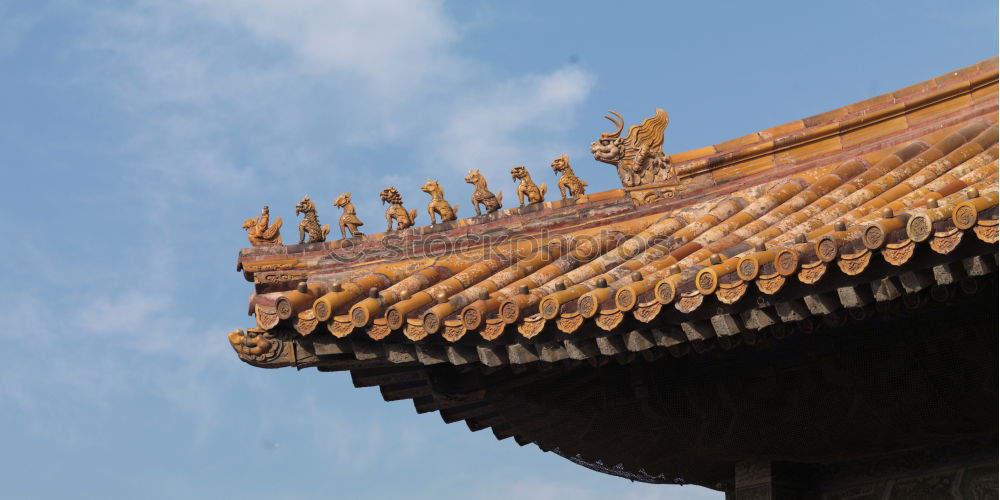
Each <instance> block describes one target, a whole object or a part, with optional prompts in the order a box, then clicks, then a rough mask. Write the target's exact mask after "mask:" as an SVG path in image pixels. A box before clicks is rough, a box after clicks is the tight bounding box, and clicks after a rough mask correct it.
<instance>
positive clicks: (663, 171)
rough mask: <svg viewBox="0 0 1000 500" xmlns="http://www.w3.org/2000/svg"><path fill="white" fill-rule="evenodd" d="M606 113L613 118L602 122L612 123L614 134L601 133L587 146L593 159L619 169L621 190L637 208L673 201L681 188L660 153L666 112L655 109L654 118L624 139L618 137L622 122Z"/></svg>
mask: <svg viewBox="0 0 1000 500" xmlns="http://www.w3.org/2000/svg"><path fill="white" fill-rule="evenodd" d="M609 113H611V114H612V115H614V116H615V118H612V117H610V116H605V118H607V119H608V120H610V121H611V123H614V124H615V126H616V127H617V130H615V131H614V132H612V133H610V134H609V133H606V132H605V133H602V134H601V138H600V139H598V140H596V141H594V142H593V143H592V144H591V145H590V152H591V153H593V154H594V159H595V160H597V161H600V162H604V163H608V164H611V165H614V166H615V167H616V168H617V169H618V177H619V179H621V182H622V186H623V187H624V188H625V189H626V190H627V191H629V192H630V193H631V195H632V200H633V202H634V203H636V204H637V205H642V204H645V203H650V202H652V201H656V200H658V199H661V198H672V197H674V196H675V194H676V192H677V191H679V190H681V189H683V187H682V186H680V179H679V178H678V176H677V172H676V170H675V169H674V167H673V165H672V164H671V163H670V158H669V157H668V156H667V155H666V154H664V153H663V134H664V131H665V130H666V128H667V124H668V123H669V122H670V117H669V116H668V115H667V112H666V111H663V110H662V109H657V110H656V115H655V116H653V117H651V118H647V119H646V120H645V121H643V122H642V124H640V125H633V126H631V127H630V128H629V131H628V135H626V136H625V137H621V133H622V130H623V129H624V126H625V120H624V119H623V118H622V117H621V115H619V114H618V113H616V112H614V111H609ZM616 118H617V119H616Z"/></svg>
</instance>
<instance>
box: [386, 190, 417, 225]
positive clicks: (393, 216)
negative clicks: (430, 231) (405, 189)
mask: <svg viewBox="0 0 1000 500" xmlns="http://www.w3.org/2000/svg"><path fill="white" fill-rule="evenodd" d="M380 197H381V198H382V204H386V203H388V204H389V208H387V209H386V210H385V222H386V228H385V230H386V231H392V221H393V220H395V221H396V230H397V231H398V230H400V229H406V228H408V227H410V226H412V225H413V221H414V220H416V218H417V209H413V210H410V211H407V210H406V209H405V208H403V197H402V196H401V195H400V194H399V191H396V188H394V187H392V186H389V187H387V188H385V189H383V190H382V193H381V194H380Z"/></svg>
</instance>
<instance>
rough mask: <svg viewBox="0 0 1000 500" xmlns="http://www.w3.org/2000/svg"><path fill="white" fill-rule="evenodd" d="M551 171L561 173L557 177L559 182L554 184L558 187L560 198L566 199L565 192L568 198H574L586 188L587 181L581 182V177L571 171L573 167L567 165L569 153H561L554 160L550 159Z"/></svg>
mask: <svg viewBox="0 0 1000 500" xmlns="http://www.w3.org/2000/svg"><path fill="white" fill-rule="evenodd" d="M551 166H552V171H553V172H555V173H556V174H562V177H560V178H559V182H557V183H556V186H558V187H559V194H560V195H561V196H562V199H564V200H565V199H566V195H567V193H568V194H569V197H570V198H576V197H577V196H581V195H583V194H585V193H584V191H586V189H587V183H586V182H583V179H581V178H579V177H577V176H576V174H575V173H573V168H572V167H570V166H569V155H562V156H560V157H559V158H556V159H555V160H552V165H551Z"/></svg>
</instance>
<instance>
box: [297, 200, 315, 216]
mask: <svg viewBox="0 0 1000 500" xmlns="http://www.w3.org/2000/svg"><path fill="white" fill-rule="evenodd" d="M315 211H316V204H315V203H313V201H312V200H310V199H309V195H306V197H305V198H302V201H300V202H298V203H296V204H295V215H299V214H308V213H310V212H315Z"/></svg>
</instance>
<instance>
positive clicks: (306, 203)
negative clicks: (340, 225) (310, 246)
mask: <svg viewBox="0 0 1000 500" xmlns="http://www.w3.org/2000/svg"><path fill="white" fill-rule="evenodd" d="M300 213H301V214H304V215H305V217H303V218H302V221H301V222H299V243H300V244H301V243H304V242H305V241H306V233H309V243H316V242H318V241H326V235H327V234H329V233H330V225H329V224H326V225H324V226H322V227H320V225H319V217H318V216H317V215H316V204H315V203H313V201H312V200H310V199H309V195H306V197H305V198H302V201H300V202H298V203H296V204H295V215H299V214H300Z"/></svg>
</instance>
